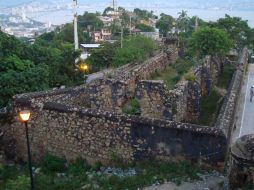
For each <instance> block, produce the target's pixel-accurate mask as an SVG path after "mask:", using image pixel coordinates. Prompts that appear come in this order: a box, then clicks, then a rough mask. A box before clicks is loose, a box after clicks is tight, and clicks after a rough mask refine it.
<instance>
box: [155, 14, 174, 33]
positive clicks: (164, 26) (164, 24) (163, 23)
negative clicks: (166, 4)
mask: <svg viewBox="0 0 254 190" xmlns="http://www.w3.org/2000/svg"><path fill="white" fill-rule="evenodd" d="M160 16H161V17H160V19H159V20H158V21H157V23H156V27H157V28H159V30H160V33H162V34H163V35H164V36H167V34H168V32H169V31H171V30H172V28H173V22H174V18H173V17H172V16H170V15H166V14H164V13H162V14H161V15H160Z"/></svg>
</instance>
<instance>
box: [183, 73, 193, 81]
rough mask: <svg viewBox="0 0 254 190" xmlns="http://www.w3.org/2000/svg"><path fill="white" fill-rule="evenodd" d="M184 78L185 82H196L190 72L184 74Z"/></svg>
mask: <svg viewBox="0 0 254 190" xmlns="http://www.w3.org/2000/svg"><path fill="white" fill-rule="evenodd" d="M184 78H185V80H187V81H195V80H196V76H195V75H194V73H192V72H189V73H186V74H185V75H184Z"/></svg>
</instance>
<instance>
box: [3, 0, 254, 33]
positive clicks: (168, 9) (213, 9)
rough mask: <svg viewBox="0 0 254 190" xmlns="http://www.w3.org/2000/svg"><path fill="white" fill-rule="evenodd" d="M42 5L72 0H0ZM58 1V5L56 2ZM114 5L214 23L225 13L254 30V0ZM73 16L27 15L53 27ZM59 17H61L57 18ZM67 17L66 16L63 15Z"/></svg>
mask: <svg viewBox="0 0 254 190" xmlns="http://www.w3.org/2000/svg"><path fill="white" fill-rule="evenodd" d="M33 1H37V2H41V3H47V4H49V5H52V4H67V3H69V4H71V3H72V0H0V13H1V8H7V7H9V8H11V7H15V6H19V5H24V4H26V3H29V2H33ZM56 2H57V3H56ZM116 2H117V6H122V7H124V8H126V9H127V10H133V9H134V8H140V9H146V10H149V11H150V10H153V11H154V13H155V14H156V15H159V14H160V13H162V12H163V13H165V14H169V15H172V16H173V17H177V16H178V15H177V13H178V12H180V11H181V10H186V11H187V14H188V16H198V17H200V18H202V19H204V20H206V21H215V20H217V19H218V18H221V17H224V15H225V14H229V15H230V16H238V17H242V19H243V20H248V21H249V25H250V26H251V27H253V28H254V0H206V1H205V0H180V1H175V0H116ZM78 4H79V5H80V7H82V5H83V7H88V8H82V9H80V12H79V14H82V12H84V11H88V12H95V11H100V12H102V11H103V10H104V8H106V7H107V6H110V5H111V4H112V0H78ZM71 14H72V13H71V12H67V11H62V12H58V13H50V14H44V15H45V16H44V15H43V16H40V15H38V14H36V15H35V14H34V15H29V16H31V17H32V18H38V19H37V20H39V21H41V22H50V23H52V24H63V23H64V22H70V21H71V20H72V17H71V16H70V15H71ZM60 15H61V16H60ZM64 15H69V16H64Z"/></svg>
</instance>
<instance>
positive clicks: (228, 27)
mask: <svg viewBox="0 0 254 190" xmlns="http://www.w3.org/2000/svg"><path fill="white" fill-rule="evenodd" d="M215 26H216V27H218V28H220V29H223V30H224V31H226V32H227V33H228V34H229V37H230V39H232V41H233V43H234V45H235V47H236V48H237V49H241V48H243V47H244V46H246V45H250V44H249V42H250V41H249V37H250V36H251V35H250V34H251V28H250V27H249V26H248V23H247V21H246V20H242V19H241V18H240V17H230V16H229V15H227V14H226V15H225V18H220V19H219V20H218V21H217V22H216V23H215Z"/></svg>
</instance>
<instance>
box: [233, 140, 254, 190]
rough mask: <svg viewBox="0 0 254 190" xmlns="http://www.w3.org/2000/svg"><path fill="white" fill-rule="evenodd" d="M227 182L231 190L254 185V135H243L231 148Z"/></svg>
mask: <svg viewBox="0 0 254 190" xmlns="http://www.w3.org/2000/svg"><path fill="white" fill-rule="evenodd" d="M231 156H232V165H231V168H230V174H229V182H230V188H231V189H232V190H235V189H238V188H242V187H243V186H244V185H247V184H254V135H245V136H242V137H241V138H240V139H238V140H237V141H236V142H235V144H234V145H233V146H232V148H231Z"/></svg>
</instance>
